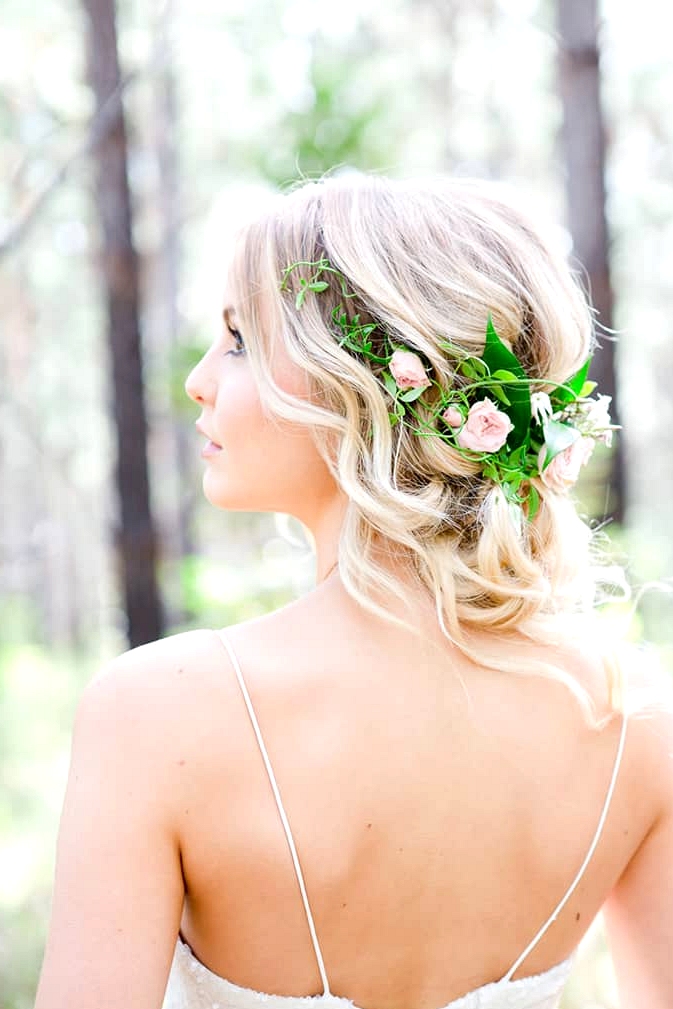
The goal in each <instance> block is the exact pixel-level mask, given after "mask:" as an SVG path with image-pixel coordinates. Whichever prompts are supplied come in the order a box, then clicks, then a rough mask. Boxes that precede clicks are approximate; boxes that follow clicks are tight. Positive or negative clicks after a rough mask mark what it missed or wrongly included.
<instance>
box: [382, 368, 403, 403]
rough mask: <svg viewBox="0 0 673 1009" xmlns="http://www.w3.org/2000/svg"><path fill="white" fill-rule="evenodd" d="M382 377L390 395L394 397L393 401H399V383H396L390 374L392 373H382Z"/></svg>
mask: <svg viewBox="0 0 673 1009" xmlns="http://www.w3.org/2000/svg"><path fill="white" fill-rule="evenodd" d="M382 377H383V384H384V385H385V387H386V389H387V390H388V392H389V393H390V395H391V396H392V397H393V399H397V394H398V392H399V389H398V388H397V383H396V382H395V379H394V378H393V376H392V375H391V374H390V372H388V371H384V372H383V373H382Z"/></svg>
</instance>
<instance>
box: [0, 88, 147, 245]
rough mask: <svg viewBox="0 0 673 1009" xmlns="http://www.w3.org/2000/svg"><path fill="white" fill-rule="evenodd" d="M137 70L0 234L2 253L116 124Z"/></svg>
mask: <svg viewBox="0 0 673 1009" xmlns="http://www.w3.org/2000/svg"><path fill="white" fill-rule="evenodd" d="M137 76H138V75H137V74H128V75H127V76H126V77H124V78H123V79H122V80H121V81H120V82H119V84H118V85H117V87H116V88H115V89H114V91H113V92H112V93H111V94H110V95H109V96H108V98H107V99H106V100H105V102H104V103H103V104H102V105H101V107H100V108H98V109H97V110H96V111H95V113H94V114H93V116H92V117H91V120H90V122H89V127H88V130H87V134H86V137H85V139H84V140H83V141H82V142H81V143H80V144H78V145H77V147H76V148H75V149H74V151H73V152H72V154H71V155H70V156H69V157H68V158H66V160H65V161H64V162H63V163H62V164H61V165H59V167H58V168H57V169H56V170H55V172H54V174H53V175H52V177H51V178H50V179H49V181H48V182H47V183H46V184H45V186H44V187H43V188H42V189H41V190H40V192H38V193H37V194H36V195H35V196H34V197H33V199H32V201H31V203H30V205H29V206H28V208H27V209H26V210H25V211H24V212H23V213H22V214H21V215H20V216H19V217H18V218H17V219H16V220H15V221H14V222H13V223H12V224H10V226H9V228H8V229H7V230H6V231H5V234H4V235H3V236H2V237H1V238H0V257H2V256H5V255H7V253H9V252H12V251H13V250H14V248H15V247H16V246H17V245H18V243H19V242H20V241H21V240H22V239H23V238H24V237H25V236H26V234H27V233H28V231H29V229H30V227H31V226H32V225H33V224H34V223H35V221H36V220H37V218H38V217H39V215H40V213H41V212H42V210H43V209H44V208H45V206H46V205H47V203H48V201H49V199H50V197H51V196H53V194H54V193H55V191H56V190H57V189H58V187H59V186H60V185H61V184H62V183H63V182H64V181H65V179H66V177H67V175H68V172H69V171H70V169H71V168H72V167H73V165H75V164H76V163H77V162H78V161H80V160H81V159H82V158H84V157H86V156H88V155H89V154H91V152H92V151H93V150H94V149H95V148H96V147H97V146H98V144H100V143H102V141H103V140H104V139H105V138H106V136H107V135H108V134H109V133H110V131H111V130H112V129H113V128H114V126H115V124H116V122H117V117H118V116H119V112H120V110H121V103H122V96H123V94H124V92H125V90H126V89H127V88H128V86H129V84H131V83H132V82H133V81H135V80H136V78H137Z"/></svg>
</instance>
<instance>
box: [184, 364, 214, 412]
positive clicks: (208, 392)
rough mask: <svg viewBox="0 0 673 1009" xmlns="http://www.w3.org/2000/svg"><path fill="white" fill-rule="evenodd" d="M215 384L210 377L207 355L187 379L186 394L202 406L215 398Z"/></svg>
mask: <svg viewBox="0 0 673 1009" xmlns="http://www.w3.org/2000/svg"><path fill="white" fill-rule="evenodd" d="M214 391H215V386H214V382H213V380H212V379H211V378H209V376H208V372H207V368H206V355H204V356H203V357H202V358H201V360H200V361H199V362H198V364H196V365H195V366H194V367H193V368H192V370H191V371H190V373H189V375H187V378H186V379H185V392H186V393H187V395H188V396H189V398H190V399H192V400H194V402H195V403H199V404H200V405H201V404H203V403H206V402H208V401H209V400H212V399H213V398H214Z"/></svg>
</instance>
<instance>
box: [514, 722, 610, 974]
mask: <svg viewBox="0 0 673 1009" xmlns="http://www.w3.org/2000/svg"><path fill="white" fill-rule="evenodd" d="M626 722H627V718H626V713H623V714H622V731H621V733H620V736H619V745H618V747H617V756H616V758H615V765H614V768H613V770H612V777H611V779H610V785H609V786H608V794H607V795H606V797H605V802H604V803H603V809H602V811H601V815H600V818H599V820H598V826H597V828H596V833H595V834H594V837H593V841H592V842H591V844H590V846H589V850H588V851H587V853H586V856H585V858H584V861H583V862H582V864H581V866H580V867H579V870H578V872H577V875H576V876H575V878H574V880H573V881H572V883H571V884H570V886H569V887H568V889H567V891H566V893H565V895H564V897H563V898H562V899H561V900H560V901H559V903H558V904H557V906H556V909H555V910H554V912H553V913H552V914H551V915H550V916H549V918H548V919H547V921H546V922H545V923H544V925H543V926H542V928H541V929H540V931H539V932H538V933H537V935H535V936H534V938H533V939H531V941H530V942H529V943H528V945H527V946H526V948H525V950H524V951H523V953H522V954H521V956H520V957H519V958H518V959H517V960H515V962H514V963H513V964H512V966H511V967H510V969H509V970H508V971H507V973H506V974H505V976H504V978H503V979H502V980H503V981H509V980H510V979H511V978H512V977H513V975H514V974H516V972H517V970H518V969H519V967H520V966H521V964H522V963H523V962H524V960H525V959H526V957H527V956H528V955H529V954H530V953H531V952H532V951H533V950H534V949H535V947H536V946H537V944H538V943H539V941H540V939H541V938H542V936H543V935H544V934H545V932H546V931H547V929H549V928H550V927H551V926H552V925H553V924H554V922H555V921H556V919H557V918H558V916H559V915H560V913H561V911H562V910H563V908H564V907H565V906H566V904H567V903H568V901H569V900H570V898H571V897H572V895H573V893H574V892H575V890H576V889H577V886H578V885H579V882H580V880H581V879H582V876H583V875H584V873H585V870H586V868H587V866H588V864H589V862H590V861H591V859H592V857H593V854H594V852H595V850H596V848H597V846H598V842H599V840H600V837H601V834H602V833H603V827H604V826H605V821H606V819H607V816H608V810H609V808H610V803H611V801H612V795H613V793H614V790H615V785H616V783H617V775H618V774H619V766H620V764H621V762H622V754H623V752H624V742H625V740H626Z"/></svg>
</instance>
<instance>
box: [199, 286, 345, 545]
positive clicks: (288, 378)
mask: <svg viewBox="0 0 673 1009" xmlns="http://www.w3.org/2000/svg"><path fill="white" fill-rule="evenodd" d="M279 358H280V360H279V365H278V368H277V369H276V372H275V374H276V380H277V381H278V384H279V385H280V386H281V387H282V388H283V389H284V390H285V391H286V392H289V393H292V394H294V395H298V396H302V395H306V393H307V384H306V376H305V374H304V373H303V372H301V370H300V369H299V368H297V366H296V365H294V364H293V363H292V362H290V361H289V360H288V359H287V358H286V357H285V356H284V355H282V354H280V355H279ZM185 389H186V391H187V395H188V396H189V397H190V398H191V399H193V400H194V402H195V403H197V404H198V405H199V406H200V407H201V414H200V416H199V418H198V420H197V422H196V426H197V428H198V430H199V431H200V432H201V434H203V435H204V436H205V438H206V439H207V441H206V445H205V447H204V448H203V450H202V456H203V458H204V460H205V467H206V468H205V473H204V477H203V491H204V494H205V496H206V498H207V499H208V500H209V501H210V502H211V504H213V505H216V506H217V507H218V508H224V509H227V510H235V511H237V510H240V511H275V512H285V513H287V514H290V515H294V516H296V517H297V518H299V519H300V520H301V521H303V522H304V523H305V524H307V525H308V526H309V527H310V526H312V525H313V521H312V519H315V517H316V516H317V514H318V513H319V511H320V510H321V509H322V508H324V507H325V506H326V505H328V504H329V502H330V501H331V500H332V499H333V498H334V496H335V495H336V494H337V488H336V484H335V482H334V480H333V478H332V476H331V474H330V472H329V470H328V468H327V466H326V465H325V463H324V461H323V459H322V457H321V456H320V455H319V453H318V451H317V449H316V447H315V445H314V443H313V440H312V438H311V435H310V431H309V429H308V428H307V427H305V426H303V425H300V424H293V423H291V422H289V421H284V420H280V419H277V418H272V417H269V416H268V415H267V414H265V413H264V411H263V409H262V403H261V401H260V397H259V392H258V388H257V383H256V381H255V378H254V375H253V370H252V367H251V364H250V360H249V358H248V354H247V351H246V346H245V334H244V333H240V332H239V330H238V328H237V319H236V312H235V309H234V308H233V307H231V306H228V307H227V308H225V310H224V312H223V328H222V333H221V334H220V335H219V336H218V337H217V339H216V340H215V341H214V342H213V344H212V346H211V347H210V348H209V349H208V350H207V351H206V353H205V354H204V356H203V357H202V359H201V360H200V361H199V363H198V364H197V365H196V367H195V368H194V369H193V370H192V371H191V373H190V374H189V376H188V378H187V381H186V383H185Z"/></svg>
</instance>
